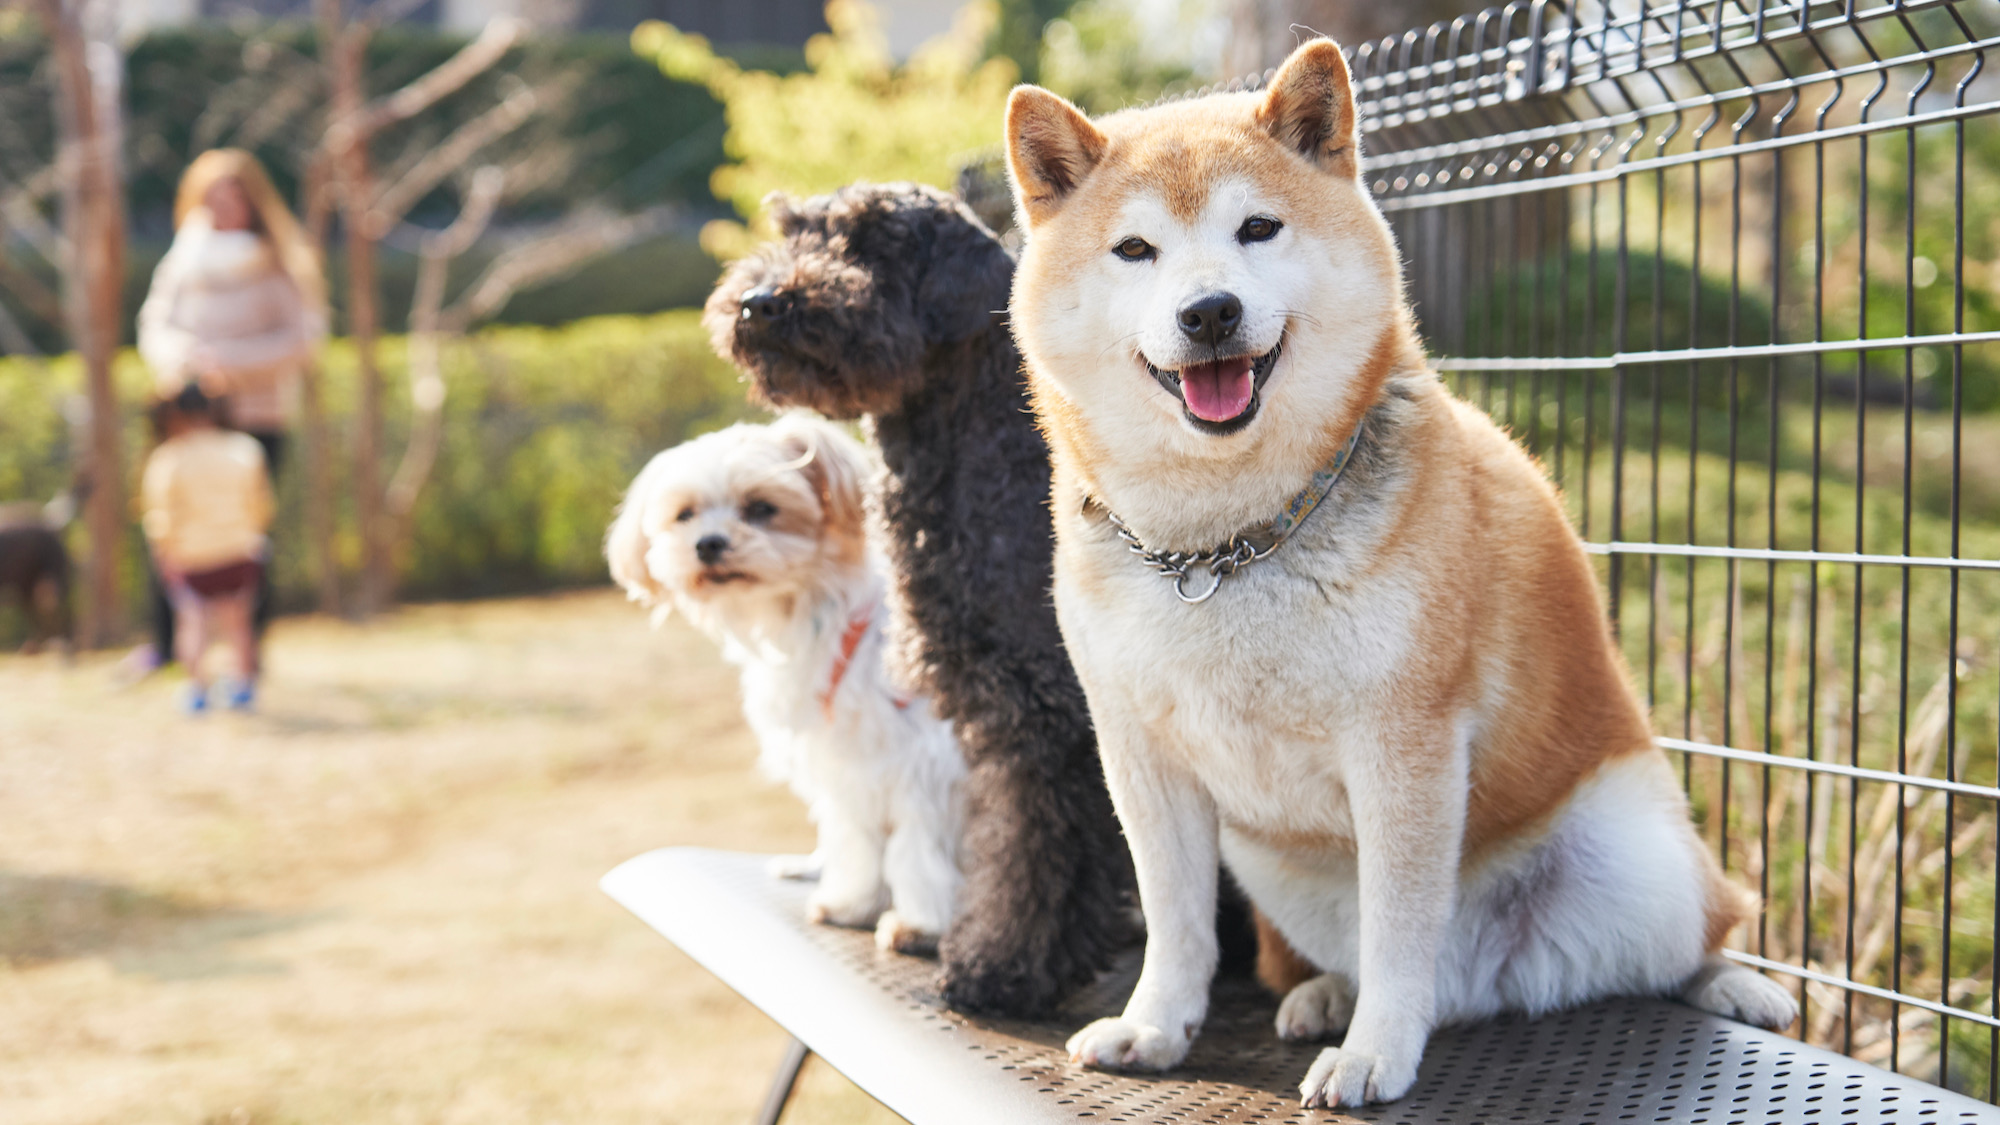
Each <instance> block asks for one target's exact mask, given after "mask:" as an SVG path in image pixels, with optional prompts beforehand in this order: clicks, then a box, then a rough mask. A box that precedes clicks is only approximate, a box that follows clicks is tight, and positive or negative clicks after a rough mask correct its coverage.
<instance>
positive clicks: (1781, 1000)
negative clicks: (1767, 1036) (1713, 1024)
mask: <svg viewBox="0 0 2000 1125" xmlns="http://www.w3.org/2000/svg"><path fill="white" fill-rule="evenodd" d="M1681 999H1682V1000H1685V1001H1686V1002H1687V1003H1689V1004H1692V1005H1694V1006H1695V1007H1697V1008H1700V1009H1701V1010H1702V1011H1704V1012H1714V1013H1715V1014H1716V1015H1718V1016H1723V1017H1725V1018H1727V1019H1732V1020H1742V1021H1743V1022H1744V1023H1747V1024H1751V1025H1753V1026H1756V1027H1762V1028H1766V1029H1768V1030H1771V1031H1783V1030H1784V1029H1786V1028H1788V1027H1790V1026H1792V1021H1794V1020H1796V1019H1798V1018H1799V1005H1798V1001H1796V1000H1794V999H1792V994H1791V993H1789V992H1787V991H1785V987H1784V986H1783V985H1781V984H1779V983H1778V982H1777V981H1774V980H1772V979H1771V978H1770V977H1767V976H1765V975H1764V974H1762V973H1759V972H1755V971H1753V970H1751V969H1747V968H1745V967H1743V966H1742V965H1726V966H1722V967H1719V968H1716V969H1715V970H1714V971H1713V972H1710V973H1704V974H1702V976H1701V977H1698V978H1696V984H1695V985H1694V986H1692V987H1690V988H1689V989H1688V990H1687V991H1686V992H1684V993H1682V995H1681Z"/></svg>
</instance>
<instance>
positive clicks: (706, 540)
mask: <svg viewBox="0 0 2000 1125" xmlns="http://www.w3.org/2000/svg"><path fill="white" fill-rule="evenodd" d="M728 553H729V540H728V539H727V538H725V537H723V536H720V535H704V536H702V537H701V538H699V539H697V540H695V541H694V557H695V558H698V559H700V560H701V561H702V565H704V566H714V565H715V563H716V560H718V559H720V558H721V557H722V556H723V555H726V554H728Z"/></svg>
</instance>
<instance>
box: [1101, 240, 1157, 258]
mask: <svg viewBox="0 0 2000 1125" xmlns="http://www.w3.org/2000/svg"><path fill="white" fill-rule="evenodd" d="M1111 252H1112V253H1113V254H1116V255H1118V256H1119V257H1121V258H1123V259H1125V260H1126V261H1128V262H1147V261H1151V260H1152V259H1154V258H1156V257H1158V256H1159V254H1160V252H1159V251H1158V250H1155V249H1153V244H1152V243H1150V242H1147V241H1146V240H1145V239H1143V238H1128V239H1126V240H1125V241H1123V242H1121V243H1119V244H1118V245H1116V246H1113V247H1112V248H1111Z"/></svg>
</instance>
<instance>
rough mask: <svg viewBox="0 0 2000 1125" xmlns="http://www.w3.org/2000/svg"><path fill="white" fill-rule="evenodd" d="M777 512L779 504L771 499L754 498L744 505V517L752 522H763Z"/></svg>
mask: <svg viewBox="0 0 2000 1125" xmlns="http://www.w3.org/2000/svg"><path fill="white" fill-rule="evenodd" d="M777 514H778V508H777V505H775V504H773V503H771V502H770V501H769V500H752V501H750V502H749V503H748V504H745V505H743V518H744V519H746V520H748V521H750V522H751V523H763V522H765V521H766V520H769V519H770V518H771V517H772V516H775V515H777Z"/></svg>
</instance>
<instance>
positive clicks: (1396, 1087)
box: [1299, 1047, 1417, 1109]
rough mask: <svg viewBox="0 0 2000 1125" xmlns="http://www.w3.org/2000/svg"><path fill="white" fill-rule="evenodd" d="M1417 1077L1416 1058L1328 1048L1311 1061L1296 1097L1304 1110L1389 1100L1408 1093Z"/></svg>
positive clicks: (1361, 1104)
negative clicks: (1300, 1100)
mask: <svg viewBox="0 0 2000 1125" xmlns="http://www.w3.org/2000/svg"><path fill="white" fill-rule="evenodd" d="M1416 1080H1417V1060H1415V1059H1392V1058H1389V1057H1388V1056H1385V1055H1370V1054H1364V1053H1362V1052H1360V1051H1344V1050H1342V1049H1340V1048H1339V1047H1328V1048H1327V1049H1326V1050H1324V1051H1321V1052H1320V1053H1319V1058H1317V1059H1314V1060H1313V1064H1312V1069H1311V1070H1308V1071H1306V1080H1305V1081H1304V1082H1301V1083H1299V1097H1300V1098H1301V1099H1302V1102H1301V1104H1303V1105H1304V1106H1305V1107H1306V1108H1307V1109H1312V1108H1315V1107H1317V1108H1322V1109H1340V1108H1342V1107H1343V1106H1363V1105H1368V1104H1369V1103H1371V1102H1393V1101H1395V1100H1396V1099H1397V1098H1400V1097H1402V1096H1403V1095H1404V1094H1407V1093H1409V1092H1410V1086H1411V1085H1412V1084H1413V1083H1415V1082H1416Z"/></svg>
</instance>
